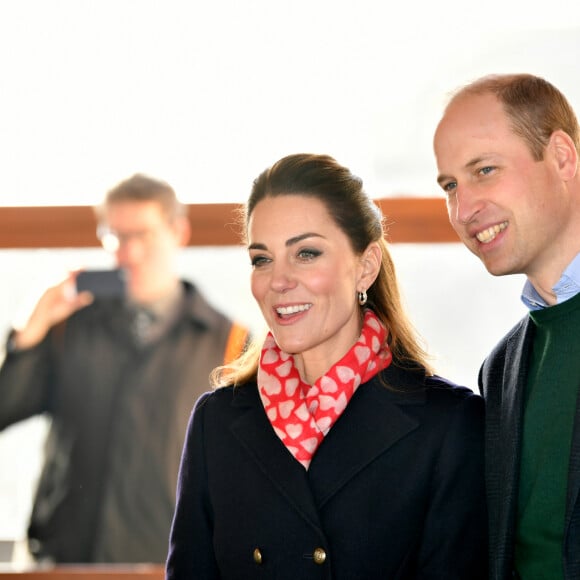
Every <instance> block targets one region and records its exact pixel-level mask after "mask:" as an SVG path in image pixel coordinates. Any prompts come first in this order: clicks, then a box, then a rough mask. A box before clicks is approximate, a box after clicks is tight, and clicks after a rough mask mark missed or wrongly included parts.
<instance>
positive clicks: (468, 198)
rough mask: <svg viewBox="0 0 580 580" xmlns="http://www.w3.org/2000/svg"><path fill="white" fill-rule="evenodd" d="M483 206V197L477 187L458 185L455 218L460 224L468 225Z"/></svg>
mask: <svg viewBox="0 0 580 580" xmlns="http://www.w3.org/2000/svg"><path fill="white" fill-rule="evenodd" d="M482 207H483V198H482V196H481V195H480V194H479V193H478V192H477V189H476V188H473V187H469V186H467V185H464V184H463V185H458V186H457V190H456V191H455V199H454V202H453V208H452V211H453V218H454V219H455V221H456V222H457V223H459V224H462V225H466V224H468V223H470V222H472V221H473V219H474V218H475V216H476V215H477V214H478V213H479V211H480V210H481V208H482Z"/></svg>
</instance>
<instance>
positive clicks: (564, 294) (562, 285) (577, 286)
mask: <svg viewBox="0 0 580 580" xmlns="http://www.w3.org/2000/svg"><path fill="white" fill-rule="evenodd" d="M552 290H553V291H554V294H555V295H556V303H557V304H560V303H561V302H565V301H566V300H569V299H570V298H573V297H574V296H576V294H578V292H580V254H576V257H575V258H574V259H573V260H572V262H570V264H569V266H568V267H567V268H566V269H565V270H564V273H563V274H562V277H561V278H560V280H558V283H557V284H556V285H555V286H554V287H553V288H552ZM522 302H523V303H524V304H525V305H526V306H527V307H528V308H529V309H530V310H541V309H542V308H546V307H548V306H549V304H548V303H547V302H546V301H545V300H544V299H543V298H542V297H541V296H540V295H539V294H538V292H537V291H536V289H535V288H534V287H533V286H532V284H531V282H530V281H529V280H526V283H525V284H524V289H523V290H522Z"/></svg>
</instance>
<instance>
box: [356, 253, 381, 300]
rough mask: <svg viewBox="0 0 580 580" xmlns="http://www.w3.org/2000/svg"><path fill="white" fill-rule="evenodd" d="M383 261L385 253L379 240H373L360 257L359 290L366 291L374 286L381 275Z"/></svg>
mask: <svg viewBox="0 0 580 580" xmlns="http://www.w3.org/2000/svg"><path fill="white" fill-rule="evenodd" d="M382 261H383V254H382V252H381V248H380V246H379V244H378V243H377V242H371V243H370V244H369V245H368V246H367V249H366V250H365V251H364V252H363V254H362V256H361V257H360V266H361V270H360V278H359V287H358V290H359V291H362V290H365V291H366V290H368V289H369V288H370V287H371V286H372V284H373V282H374V281H375V280H376V279H377V276H378V275H379V271H380V269H381V264H382Z"/></svg>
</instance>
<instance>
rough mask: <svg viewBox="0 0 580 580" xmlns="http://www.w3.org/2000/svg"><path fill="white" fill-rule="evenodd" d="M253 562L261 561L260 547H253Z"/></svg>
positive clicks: (259, 562) (258, 562)
mask: <svg viewBox="0 0 580 580" xmlns="http://www.w3.org/2000/svg"><path fill="white" fill-rule="evenodd" d="M254 562H256V564H261V563H262V552H260V548H255V549H254Z"/></svg>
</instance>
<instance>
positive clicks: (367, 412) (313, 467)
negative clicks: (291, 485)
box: [308, 366, 425, 508]
mask: <svg viewBox="0 0 580 580" xmlns="http://www.w3.org/2000/svg"><path fill="white" fill-rule="evenodd" d="M383 376H384V377H385V378H387V380H388V381H389V382H390V383H391V384H393V385H395V386H397V387H404V386H405V385H403V382H404V381H405V380H407V381H408V380H409V377H410V376H412V374H411V373H404V372H403V371H401V370H400V369H396V368H395V367H394V366H393V368H391V369H390V371H389V372H385V373H384V374H383ZM403 377H404V378H403ZM420 377H421V379H420V383H419V386H420V385H421V384H422V382H423V377H424V376H423V375H420ZM414 386H415V387H417V384H415V385H414ZM415 391H416V393H415V394H412V395H399V394H395V393H393V392H392V391H389V390H388V389H387V387H386V386H385V385H384V384H383V383H381V382H380V380H378V379H377V378H375V379H373V380H372V381H370V382H369V383H367V384H365V385H361V387H359V389H358V390H357V392H356V393H355V394H354V396H353V398H352V399H351V401H350V402H349V404H348V406H347V408H346V409H345V411H344V413H343V415H342V416H341V417H340V418H339V419H338V421H337V422H336V423H335V424H334V426H333V427H332V429H331V430H330V432H329V433H328V435H327V436H326V437H325V439H324V441H323V442H322V444H321V445H320V447H319V449H318V450H317V452H316V454H315V455H314V457H313V459H312V463H311V464H310V470H309V472H308V476H309V479H310V485H311V489H312V493H313V494H314V497H315V500H316V505H317V506H318V507H319V508H320V507H322V506H323V505H324V504H325V503H326V502H327V501H329V500H330V499H331V498H332V496H334V495H335V494H336V493H337V492H338V491H339V490H340V489H341V488H343V487H344V486H345V485H347V484H348V482H349V481H350V480H351V479H352V478H353V477H355V476H356V475H357V474H358V473H360V472H361V471H362V470H363V469H365V468H366V467H367V466H368V465H369V463H371V462H372V461H373V460H374V459H376V458H377V457H378V456H379V455H381V454H383V453H385V452H386V451H387V450H388V449H389V448H390V447H391V446H392V445H394V444H395V443H396V442H397V441H399V439H401V438H402V437H404V436H405V435H407V434H408V433H409V432H411V431H413V430H414V429H416V428H417V427H418V422H417V421H416V420H415V419H412V418H410V417H409V416H408V415H406V414H405V412H404V410H403V407H404V406H405V405H423V404H424V401H425V397H424V392H423V391H422V390H420V391H417V389H415ZM337 458H340V460H337Z"/></svg>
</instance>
